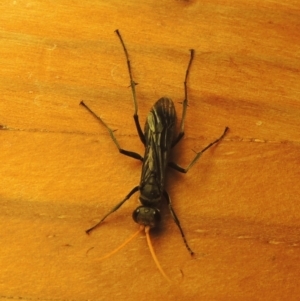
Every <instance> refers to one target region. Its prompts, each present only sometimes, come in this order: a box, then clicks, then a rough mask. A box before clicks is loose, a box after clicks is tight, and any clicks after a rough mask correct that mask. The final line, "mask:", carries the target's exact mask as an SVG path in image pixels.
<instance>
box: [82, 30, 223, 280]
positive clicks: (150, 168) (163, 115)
mask: <svg viewBox="0 0 300 301" xmlns="http://www.w3.org/2000/svg"><path fill="white" fill-rule="evenodd" d="M115 32H116V34H117V35H118V37H119V39H120V42H121V44H122V47H123V50H124V53H125V56H126V60H127V68H128V72H129V77H130V87H131V90H132V96H133V103H134V108H135V111H134V115H133V118H134V121H135V125H136V129H137V132H138V135H139V137H140V140H141V142H142V143H143V144H144V146H145V154H144V157H142V156H141V155H139V154H138V153H135V152H132V151H127V150H124V149H122V148H121V147H120V145H119V143H118V141H117V139H116V137H115V135H114V132H113V131H112V130H111V129H110V128H109V127H108V125H107V124H106V123H105V122H104V121H103V120H102V119H101V118H100V117H99V116H97V115H96V114H95V113H94V112H93V111H92V110H91V109H90V108H88V107H87V105H86V104H85V103H84V102H81V105H83V106H84V107H85V108H86V109H87V110H88V111H89V112H91V113H92V114H93V115H94V116H95V117H96V118H97V119H98V120H99V121H100V122H101V123H102V124H103V125H104V126H105V127H106V128H107V130H108V132H109V134H110V136H111V138H112V140H113V141H114V143H115V145H116V146H117V148H118V149H119V152H120V153H121V154H124V155H126V156H129V157H132V158H134V159H137V160H140V161H142V162H143V166H142V174H141V180H140V184H139V185H138V186H136V187H134V188H133V189H132V190H131V191H130V192H129V193H128V195H127V196H126V197H125V198H124V199H123V200H122V201H121V202H120V203H118V204H117V205H116V206H115V207H113V208H112V209H111V210H110V211H109V212H108V213H107V214H106V215H105V216H104V217H103V218H102V219H101V220H100V222H98V223H97V224H96V225H95V226H93V227H92V228H90V229H88V230H87V231H86V232H87V233H90V232H91V231H92V230H93V229H95V228H96V227H98V226H99V225H100V224H101V223H102V222H103V221H104V220H105V219H106V217H108V216H109V215H110V214H111V213H113V212H115V211H116V210H118V209H119V208H120V207H121V206H122V205H123V204H124V203H125V202H126V201H127V200H128V199H129V198H130V197H131V196H132V195H133V194H134V193H136V192H137V191H140V196H139V199H140V202H141V206H139V207H137V208H136V209H135V210H134V211H133V214H132V217H133V219H134V221H135V222H136V223H138V224H140V225H141V229H145V230H146V234H147V235H148V232H149V230H150V229H151V228H154V227H156V226H157V224H158V223H159V221H160V219H161V216H160V210H159V207H160V205H161V203H162V199H165V200H166V201H167V204H168V206H169V210H170V212H171V215H172V217H173V219H174V221H175V223H176V225H177V226H178V228H179V230H180V233H181V236H182V238H183V241H184V244H185V246H186V248H187V249H188V251H189V252H190V254H191V255H193V251H192V250H191V248H190V247H189V245H188V243H187V241H186V239H185V235H184V233H183V230H182V228H181V225H180V222H179V219H178V218H177V216H176V214H175V212H174V209H173V207H172V203H171V199H170V196H169V194H168V192H167V191H166V190H165V188H164V186H165V179H166V168H167V167H171V168H173V169H175V170H177V171H179V172H181V173H187V172H188V171H189V169H190V168H191V167H192V166H193V165H194V164H195V163H196V161H197V160H198V159H199V157H200V156H201V155H202V154H203V153H204V152H205V151H206V150H208V149H209V148H210V147H211V146H213V145H214V144H216V143H218V142H219V141H220V140H221V139H222V138H223V137H224V136H225V134H226V132H227V131H228V128H227V127H226V128H225V130H224V132H223V134H222V135H221V136H220V137H219V138H218V139H217V140H215V141H213V142H212V143H210V144H209V145H207V146H206V147H205V148H204V149H203V150H202V151H200V152H198V153H196V156H195V157H194V159H193V160H192V161H191V163H190V164H189V165H188V166H187V167H186V168H182V167H180V166H179V165H177V164H176V163H174V162H169V155H170V151H171V149H172V148H173V147H174V146H175V145H176V144H177V143H178V142H179V141H180V140H181V138H182V137H183V135H184V121H185V115H186V109H187V106H188V95H187V80H188V76H189V71H190V67H191V64H192V61H193V58H194V50H193V49H191V50H190V60H189V64H188V67H187V70H186V74H185V80H184V93H185V98H184V101H183V103H182V118H181V123H180V132H179V134H178V135H177V136H176V135H175V123H176V112H175V107H174V104H173V101H172V100H171V99H170V98H168V97H162V98H160V99H159V100H158V101H157V102H156V103H155V104H154V106H153V107H152V108H151V110H150V112H149V114H148V116H147V120H146V123H145V127H144V132H143V131H142V129H141V126H140V122H139V116H138V105H137V100H136V91H135V87H136V85H137V84H136V83H135V81H134V80H133V77H132V71H131V64H130V61H129V56H128V52H127V49H126V46H125V44H124V41H123V39H122V37H121V35H120V33H119V31H118V30H116V31H115ZM137 233H139V231H138V232H137ZM137 233H136V234H137ZM134 236H135V235H134ZM148 238H149V236H147V240H148ZM151 249H152V247H151V248H150V250H151ZM151 253H152V251H151ZM152 255H153V254H152ZM154 256H155V255H154ZM155 259H156V258H155ZM159 269H160V270H161V268H160V267H159ZM161 272H162V273H163V271H161ZM163 274H164V273H163ZM164 276H165V274H164Z"/></svg>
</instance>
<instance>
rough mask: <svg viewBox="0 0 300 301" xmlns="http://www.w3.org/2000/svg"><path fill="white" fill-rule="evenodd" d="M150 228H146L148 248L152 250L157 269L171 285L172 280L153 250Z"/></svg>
mask: <svg viewBox="0 0 300 301" xmlns="http://www.w3.org/2000/svg"><path fill="white" fill-rule="evenodd" d="M149 232H150V227H149V226H146V227H145V233H146V238H147V243H148V247H149V249H150V252H151V255H152V258H153V260H154V262H155V264H156V266H157V268H158V269H159V271H160V273H161V274H162V275H163V276H164V278H165V279H166V280H167V281H168V282H170V283H171V279H170V278H169V277H168V276H167V275H166V273H165V272H164V270H163V269H162V267H161V265H160V263H159V261H158V259H157V257H156V255H155V252H154V249H153V246H152V243H151V239H150V234H149Z"/></svg>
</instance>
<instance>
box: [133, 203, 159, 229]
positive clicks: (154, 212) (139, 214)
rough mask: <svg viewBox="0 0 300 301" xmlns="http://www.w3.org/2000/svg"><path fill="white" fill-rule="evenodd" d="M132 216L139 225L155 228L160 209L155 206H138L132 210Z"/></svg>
mask: <svg viewBox="0 0 300 301" xmlns="http://www.w3.org/2000/svg"><path fill="white" fill-rule="evenodd" d="M132 218H133V220H134V221H135V222H136V223H138V224H139V225H143V226H149V227H150V228H155V227H156V225H157V224H158V223H159V222H160V211H159V210H158V209H157V208H152V207H146V206H139V207H137V208H136V209H135V210H134V211H133V213H132Z"/></svg>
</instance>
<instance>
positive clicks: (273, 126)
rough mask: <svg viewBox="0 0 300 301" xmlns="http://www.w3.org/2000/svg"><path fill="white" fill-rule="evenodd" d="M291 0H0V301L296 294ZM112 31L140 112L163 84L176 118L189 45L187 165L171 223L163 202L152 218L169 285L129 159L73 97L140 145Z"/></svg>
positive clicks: (298, 110) (172, 182) (178, 178)
mask: <svg viewBox="0 0 300 301" xmlns="http://www.w3.org/2000/svg"><path fill="white" fill-rule="evenodd" d="M299 11H300V10H299V5H298V4H297V3H296V2H295V1H292V0H289V1H285V2H284V3H275V2H273V1H263V2H259V1H254V2H253V1H252V2H251V3H249V1H242V0H240V1H226V2H224V1H201V2H198V1H165V2H159V3H158V2H154V1H147V2H136V1H127V2H126V3H121V2H119V1H106V2H105V3H104V2H99V1H84V2H79V1H73V2H72V3H70V2H69V1H63V0H60V1H58V2H57V1H56V2H50V1H34V2H22V1H21V2H20V1H14V2H9V1H4V2H3V3H1V12H2V13H1V30H0V32H1V38H2V43H1V45H0V64H1V68H0V78H1V80H0V88H1V91H2V101H1V102H0V124H1V128H2V130H1V131H0V141H2V143H1V151H2V158H3V159H2V164H1V165H0V174H1V184H0V196H1V197H0V207H1V210H0V212H1V213H0V214H1V219H0V236H1V237H2V241H3V244H2V247H1V251H0V265H1V273H0V298H1V300H12V299H22V300H109V299H111V296H114V299H116V300H129V299H133V300H137V299H139V300H146V299H147V300H161V299H164V300H174V299H175V298H176V299H178V298H181V299H183V298H188V299H189V300H200V299H201V300H228V299H230V300H241V299H243V300H297V299H298V296H299V294H300V289H299V287H300V285H299V279H300V277H299V276H300V273H299V268H298V265H299V257H300V256H299V227H300V222H299V214H300V205H299V201H298V198H299V197H298V196H299V168H298V166H299V161H300V156H299V153H300V144H299V142H300V131H299V127H300V118H299V116H300V104H299V98H300V90H299V69H300V63H299V55H298V52H299V44H300V42H299V41H300V39H299V38H300V37H299V35H300V30H299V27H300V18H299ZM117 28H118V29H120V31H121V33H122V35H123V38H124V40H125V42H126V44H127V47H128V51H129V54H130V58H131V61H132V66H133V73H134V77H135V80H136V81H137V82H138V83H139V85H138V86H137V97H138V100H139V110H140V119H141V120H142V122H144V120H145V117H146V114H147V112H148V111H149V109H150V107H151V105H152V104H153V103H154V102H155V101H156V100H157V99H158V98H159V97H161V96H163V95H168V96H170V97H171V98H172V99H173V100H174V102H175V104H176V108H177V113H178V118H179V119H180V116H181V104H180V102H181V101H182V99H183V96H184V93H183V79H184V73H185V69H186V65H187V62H188V59H189V51H188V50H189V49H190V48H194V49H195V51H196V56H195V61H194V65H193V67H192V70H191V77H190V83H189V97H190V103H189V107H188V112H187V120H186V135H185V137H184V139H183V141H182V142H181V143H180V145H178V147H176V149H175V150H174V153H173V157H172V159H173V160H174V161H176V162H178V163H179V164H181V165H182V166H186V165H187V164H188V163H189V162H190V160H191V159H192V158H193V155H194V153H193V151H192V150H195V151H196V150H201V149H202V148H203V147H204V146H206V145H207V144H208V143H209V142H211V141H213V140H214V139H215V138H217V137H218V136H219V135H220V134H221V133H222V131H223V130H224V127H225V126H229V127H230V132H229V133H228V135H227V136H226V138H225V139H224V141H222V143H220V144H219V145H218V146H216V147H214V148H213V149H210V150H209V151H208V152H207V153H205V154H204V155H203V157H202V158H201V159H200V160H199V162H198V163H197V164H196V165H195V166H194V167H193V169H191V170H190V172H189V173H188V174H187V175H182V174H178V173H176V172H175V171H170V172H169V173H168V182H167V189H168V191H169V193H170V195H171V198H172V201H173V204H174V208H175V209H176V213H177V214H178V216H179V218H180V221H181V223H182V226H183V228H184V230H185V232H186V235H187V239H188V241H189V243H190V245H191V247H192V248H193V250H194V251H195V252H196V255H195V258H194V259H191V258H190V256H189V254H188V252H187V251H186V249H185V246H184V244H183V243H182V240H181V237H180V234H179V233H178V232H179V231H178V229H177V227H176V225H175V224H174V223H173V221H172V218H171V216H170V214H169V212H168V210H167V208H163V209H162V212H163V221H162V225H161V229H159V230H157V231H154V232H153V233H152V239H153V244H154V248H155V250H156V253H157V256H158V258H159V260H160V261H161V264H162V266H163V268H164V269H165V271H166V273H167V274H168V275H169V277H170V278H171V279H173V283H172V284H171V285H168V284H167V283H166V281H165V280H164V279H163V278H162V277H161V275H160V274H159V272H158V271H157V269H156V267H155V265H154V263H153V260H152V259H151V256H150V253H149V250H148V249H147V245H146V241H145V237H144V235H140V236H139V238H138V239H136V240H134V241H133V242H131V243H130V244H129V245H128V246H127V247H126V248H124V249H123V250H122V251H120V252H119V253H118V254H116V255H114V256H113V257H111V258H109V259H106V260H104V261H101V262H100V261H99V258H100V257H101V256H103V255H105V254H106V253H108V252H110V251H111V250H112V249H114V248H115V247H117V246H118V245H119V244H121V243H122V242H123V241H124V240H125V239H126V238H127V237H129V236H130V235H131V234H132V233H134V232H135V231H136V230H137V225H136V224H135V223H134V222H133V221H132V219H131V213H132V211H133V210H134V208H135V207H136V206H137V205H138V196H137V195H135V196H133V197H132V200H130V201H128V202H127V203H126V204H125V205H124V206H123V207H122V209H120V210H119V211H118V212H117V213H115V214H114V215H112V216H111V217H109V218H108V219H107V222H105V223H104V224H103V226H102V227H101V228H99V229H98V230H97V231H95V232H94V233H92V234H91V235H90V236H87V235H86V234H85V230H86V229H87V228H89V227H90V226H92V225H93V224H94V223H95V222H97V220H98V219H99V218H101V217H102V216H103V214H105V213H106V212H107V211H108V210H109V209H110V208H111V207H112V206H114V204H116V203H117V202H118V201H120V200H121V199H122V198H123V197H124V196H125V195H126V194H127V193H128V192H129V191H130V189H132V187H134V186H135V185H137V184H138V183H139V178H140V168H141V164H140V162H138V161H135V160H133V159H131V158H127V157H124V156H121V155H120V154H118V151H117V150H116V148H115V146H114V144H113V142H112V141H111V139H110V137H109V135H108V133H107V132H106V130H105V129H104V128H103V127H102V126H101V125H100V124H99V123H98V122H97V121H96V120H95V119H94V118H93V117H92V116H91V115H90V114H89V113H88V112H87V111H86V110H85V109H84V108H83V107H81V106H79V103H80V101H81V100H83V99H84V100H85V101H86V103H87V104H88V105H89V106H90V107H91V108H93V110H94V111H95V112H97V113H98V114H99V115H101V116H102V118H103V119H104V120H105V121H106V122H107V123H108V124H109V125H110V126H111V127H112V128H113V129H117V131H116V136H117V138H118V141H119V142H120V144H121V145H122V147H124V148H125V149H129V150H133V151H137V152H139V153H141V154H143V147H142V145H141V143H140V141H139V139H138V137H137V133H136V129H135V127H134V123H133V119H132V115H133V104H132V100H131V94H130V89H128V74H127V70H126V62H125V58H124V54H123V52H122V48H121V45H120V43H119V41H118V39H117V37H116V35H115V34H114V32H113V31H114V30H115V29H117Z"/></svg>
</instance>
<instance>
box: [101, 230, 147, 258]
mask: <svg viewBox="0 0 300 301" xmlns="http://www.w3.org/2000/svg"><path fill="white" fill-rule="evenodd" d="M143 230H144V227H143V226H141V227H140V229H139V230H138V231H137V232H135V233H134V234H133V235H132V236H130V237H129V238H128V239H127V240H125V241H124V242H123V243H122V244H121V245H120V246H119V247H117V248H116V249H114V250H113V251H111V252H110V253H108V254H106V255H105V256H103V257H101V258H99V259H98V260H99V261H100V260H103V259H105V258H108V257H110V256H111V255H113V254H115V253H117V252H118V251H120V250H121V249H122V248H123V247H125V246H126V245H127V244H128V243H129V242H130V241H132V240H133V239H134V238H135V237H136V236H137V235H138V234H139V233H140V232H142V231H143Z"/></svg>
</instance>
